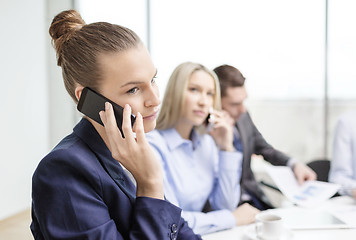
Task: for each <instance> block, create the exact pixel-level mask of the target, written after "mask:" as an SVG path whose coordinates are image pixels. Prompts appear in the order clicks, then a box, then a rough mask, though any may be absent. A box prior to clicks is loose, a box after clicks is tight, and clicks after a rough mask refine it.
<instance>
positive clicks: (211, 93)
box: [207, 92, 215, 97]
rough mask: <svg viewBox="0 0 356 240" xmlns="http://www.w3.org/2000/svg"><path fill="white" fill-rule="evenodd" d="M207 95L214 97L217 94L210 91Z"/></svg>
mask: <svg viewBox="0 0 356 240" xmlns="http://www.w3.org/2000/svg"><path fill="white" fill-rule="evenodd" d="M207 95H208V96H211V97H213V96H214V95H215V93H214V92H208V93H207Z"/></svg>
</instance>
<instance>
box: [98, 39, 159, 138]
mask: <svg viewBox="0 0 356 240" xmlns="http://www.w3.org/2000/svg"><path fill="white" fill-rule="evenodd" d="M99 63H100V67H101V69H102V72H103V80H102V83H101V85H100V86H99V91H100V93H101V94H103V95H104V96H105V97H107V98H109V99H110V100H112V101H114V102H115V103H117V104H118V105H120V106H125V104H129V105H130V106H131V109H132V113H133V114H135V115H136V114H137V112H140V113H141V114H142V117H143V125H144V129H145V132H149V131H151V130H153V129H154V128H155V126H156V117H157V113H158V110H159V107H158V106H159V104H160V100H159V93H158V87H157V85H156V82H155V76H156V68H155V67H154V65H153V63H152V60H151V58H150V56H149V53H148V51H147V49H146V48H145V47H144V46H139V47H137V48H134V49H129V50H126V51H124V52H120V53H112V54H103V55H101V56H100V57H99Z"/></svg>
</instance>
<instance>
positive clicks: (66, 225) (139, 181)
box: [31, 10, 200, 240]
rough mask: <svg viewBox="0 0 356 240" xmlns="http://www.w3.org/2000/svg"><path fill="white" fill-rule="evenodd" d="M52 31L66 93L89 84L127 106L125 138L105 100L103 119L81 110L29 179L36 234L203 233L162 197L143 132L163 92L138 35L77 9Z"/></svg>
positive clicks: (159, 178) (147, 236)
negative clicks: (89, 21) (88, 18)
mask: <svg viewBox="0 0 356 240" xmlns="http://www.w3.org/2000/svg"><path fill="white" fill-rule="evenodd" d="M49 33H50V35H51V37H52V41H53V44H54V47H55V49H56V52H57V60H58V65H59V66H60V67H61V68H62V75H63V79H64V84H65V87H66V90H67V91H68V93H69V95H70V96H71V97H72V98H73V100H74V101H75V102H76V103H78V100H79V98H80V96H81V94H82V91H83V88H84V87H89V88H91V89H93V90H95V91H96V92H99V93H100V94H102V95H104V96H105V97H107V98H108V99H110V100H112V101H113V102H115V103H116V104H118V105H121V106H124V113H123V124H122V129H123V133H124V135H125V138H123V137H122V136H121V134H120V131H119V129H118V127H117V125H116V121H115V116H114V113H113V108H112V105H111V104H110V103H108V102H107V103H106V104H105V110H104V111H101V112H100V119H101V120H102V122H103V124H104V126H102V125H100V124H99V123H97V122H96V121H94V120H93V119H91V118H89V117H87V116H84V117H83V118H82V119H81V120H80V122H79V123H78V124H77V125H76V126H75V127H74V129H73V133H71V134H70V135H68V136H67V137H65V138H64V139H63V140H62V141H61V142H60V143H59V144H58V145H57V146H56V147H55V148H54V149H53V150H52V151H51V152H50V153H49V154H47V155H46V156H45V157H44V158H43V159H42V160H41V162H40V163H39V165H38V167H37V169H36V171H35V172H34V174H33V179H32V223H31V231H32V234H33V236H34V238H35V239H95V240H98V239H105V240H106V239H140V240H141V239H200V236H197V235H194V233H193V232H192V230H191V229H190V228H189V227H188V226H187V224H186V222H185V221H184V220H183V218H182V217H181V209H180V208H178V207H176V206H174V205H172V204H171V203H169V202H167V201H165V200H164V193H163V174H162V169H161V167H160V164H159V161H158V160H157V159H156V158H155V155H154V153H153V152H152V149H151V148H150V145H149V144H148V142H147V140H146V138H145V132H149V131H151V130H153V129H154V127H155V125H156V115H157V112H158V109H159V108H158V107H159V104H160V100H159V96H158V88H157V86H156V83H155V76H156V68H155V67H154V65H153V63H152V60H151V58H150V56H149V53H148V51H147V49H146V48H145V47H144V45H143V43H142V42H141V40H140V39H139V37H138V36H137V35H136V34H135V33H134V32H133V31H131V30H130V29H127V28H125V27H122V26H119V25H114V24H110V23H106V22H97V23H92V24H85V22H84V21H83V19H82V18H81V16H80V14H79V13H78V12H76V11H75V10H68V11H63V12H61V13H59V14H58V15H57V16H56V17H55V18H54V19H53V21H52V24H51V27H50V29H49ZM131 113H133V114H134V115H135V116H136V121H135V124H134V126H133V128H132V127H131V119H130V116H131ZM98 114H99V112H98ZM133 132H135V133H136V136H135V134H134V133H133ZM130 175H132V176H133V177H134V180H135V181H132V180H131V177H132V176H130ZM135 184H136V185H135Z"/></svg>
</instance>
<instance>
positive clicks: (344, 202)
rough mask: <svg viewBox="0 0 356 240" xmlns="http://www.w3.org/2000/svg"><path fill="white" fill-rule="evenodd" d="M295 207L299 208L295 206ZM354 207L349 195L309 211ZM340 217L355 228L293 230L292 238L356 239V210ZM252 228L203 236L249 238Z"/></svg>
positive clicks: (207, 239)
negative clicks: (248, 232)
mask: <svg viewBox="0 0 356 240" xmlns="http://www.w3.org/2000/svg"><path fill="white" fill-rule="evenodd" d="M294 207H295V208H298V207H296V206H294ZM346 208H350V209H354V210H355V211H356V201H355V200H354V199H352V198H351V197H348V196H341V197H336V198H332V199H329V200H328V201H326V202H325V203H324V204H322V205H320V206H318V207H316V208H313V209H308V211H309V210H310V211H316V210H326V211H329V210H331V211H329V212H332V213H336V211H339V210H341V209H346ZM284 210H288V209H287V208H278V209H273V210H269V211H276V212H278V211H284ZM303 210H305V208H303ZM338 217H339V218H341V219H342V220H344V221H345V222H347V223H348V224H352V225H354V226H355V228H348V229H312V230H292V238H291V239H292V240H309V239H310V240H319V239H320V240H349V239H350V240H355V239H356V212H355V214H353V213H350V214H349V215H345V216H343V218H342V216H340V215H338ZM251 228H254V224H251V225H247V226H239V227H234V228H232V229H228V230H224V231H220V232H216V233H211V234H207V235H204V236H202V237H203V239H204V240H237V239H241V240H248V239H251V238H249V237H248V236H247V235H248V234H246V233H247V231H250V230H251Z"/></svg>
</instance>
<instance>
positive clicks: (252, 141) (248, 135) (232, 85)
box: [214, 65, 316, 210]
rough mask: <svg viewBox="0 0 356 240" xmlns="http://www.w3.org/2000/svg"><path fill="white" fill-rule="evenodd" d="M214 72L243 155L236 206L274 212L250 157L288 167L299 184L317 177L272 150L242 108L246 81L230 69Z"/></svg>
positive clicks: (224, 66)
mask: <svg viewBox="0 0 356 240" xmlns="http://www.w3.org/2000/svg"><path fill="white" fill-rule="evenodd" d="M214 72H215V73H216V75H217V76H218V78H219V82H220V89H221V105H222V109H223V110H225V111H226V112H227V113H228V114H229V115H230V116H231V118H232V123H233V126H234V127H233V129H234V139H233V144H234V147H235V148H236V149H237V150H238V151H241V152H243V163H242V175H241V182H240V184H241V199H240V201H239V204H243V203H245V202H247V203H250V204H251V205H253V206H255V207H256V208H258V209H260V210H265V209H269V208H273V206H272V204H271V202H270V201H269V199H268V198H267V197H266V195H265V194H264V193H263V191H262V189H261V188H260V187H259V185H258V183H257V181H256V179H255V176H254V173H253V172H252V169H251V156H252V155H253V154H256V155H262V156H263V158H264V160H266V161H268V162H270V163H271V164H273V165H277V166H278V165H279V166H289V167H291V168H292V170H293V172H294V174H295V176H296V178H297V180H298V182H299V183H300V184H301V183H303V182H304V181H306V180H316V174H315V172H314V171H313V170H311V169H310V168H309V167H308V166H306V165H305V164H303V163H299V162H296V160H295V159H293V158H291V157H289V156H288V155H286V154H285V153H283V152H281V151H279V150H277V149H275V148H274V147H272V146H271V145H270V144H268V142H267V141H266V140H265V139H264V137H263V136H262V134H261V133H260V132H259V131H258V129H257V127H256V126H255V124H254V123H253V121H252V119H251V117H250V115H249V113H248V111H247V109H246V108H245V105H244V101H245V99H246V98H247V91H246V88H245V77H244V76H243V75H242V74H241V72H240V71H239V70H238V69H237V68H235V67H233V66H230V65H221V66H219V67H216V68H215V69H214Z"/></svg>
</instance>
